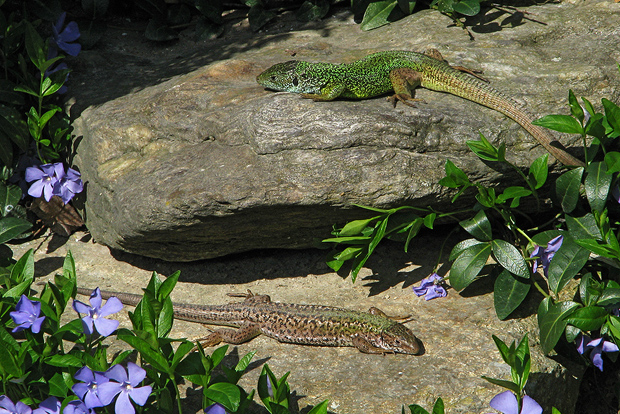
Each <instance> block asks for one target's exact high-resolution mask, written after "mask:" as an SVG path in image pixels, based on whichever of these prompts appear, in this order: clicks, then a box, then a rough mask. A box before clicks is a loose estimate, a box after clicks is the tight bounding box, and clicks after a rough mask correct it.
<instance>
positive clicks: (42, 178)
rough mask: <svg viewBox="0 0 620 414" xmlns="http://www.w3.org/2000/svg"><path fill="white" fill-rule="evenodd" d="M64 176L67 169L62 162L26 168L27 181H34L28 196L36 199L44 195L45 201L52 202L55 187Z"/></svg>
mask: <svg viewBox="0 0 620 414" xmlns="http://www.w3.org/2000/svg"><path fill="white" fill-rule="evenodd" d="M64 175H65V169H64V168H63V166H62V163H60V162H57V163H54V164H43V165H40V166H36V167H28V168H26V181H28V182H31V181H34V182H33V183H32V184H31V185H30V188H29V189H28V194H30V195H31V196H33V197H35V198H39V197H41V196H42V195H43V196H44V197H45V201H50V200H51V199H52V196H53V195H54V187H55V186H56V185H57V184H58V183H59V182H60V180H61V179H62V177H64Z"/></svg>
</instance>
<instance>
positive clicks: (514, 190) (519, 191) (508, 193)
mask: <svg viewBox="0 0 620 414" xmlns="http://www.w3.org/2000/svg"><path fill="white" fill-rule="evenodd" d="M531 194H532V192H531V191H530V190H528V189H525V188H523V187H521V186H516V187H508V188H506V189H505V190H504V192H503V193H501V194H500V195H499V196H497V202H498V203H504V202H506V201H508V200H510V199H511V198H512V199H513V201H512V203H511V204H510V207H511V208H515V207H518V206H519V199H520V198H521V197H527V196H529V195H531Z"/></svg>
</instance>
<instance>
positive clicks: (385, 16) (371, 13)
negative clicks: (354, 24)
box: [360, 0, 405, 31]
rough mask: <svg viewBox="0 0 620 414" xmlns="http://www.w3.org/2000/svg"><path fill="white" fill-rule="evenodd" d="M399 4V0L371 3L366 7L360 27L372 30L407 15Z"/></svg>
mask: <svg viewBox="0 0 620 414" xmlns="http://www.w3.org/2000/svg"><path fill="white" fill-rule="evenodd" d="M397 6H398V1H397V0H387V1H377V2H372V3H370V4H369V5H368V7H367V8H366V12H365V13H364V18H363V19H362V23H361V24H360V28H361V29H362V30H364V31H367V30H372V29H376V28H377V27H381V26H384V25H386V24H388V23H392V22H395V21H396V20H399V19H401V18H403V17H405V14H404V13H403V12H402V10H401V9H400V7H397Z"/></svg>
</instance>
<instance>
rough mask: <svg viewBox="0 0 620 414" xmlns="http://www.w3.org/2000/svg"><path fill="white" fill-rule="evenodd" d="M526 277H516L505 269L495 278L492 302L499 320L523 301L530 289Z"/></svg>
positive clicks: (504, 317)
mask: <svg viewBox="0 0 620 414" xmlns="http://www.w3.org/2000/svg"><path fill="white" fill-rule="evenodd" d="M530 287H531V285H530V283H528V281H527V279H523V278H519V277H516V276H515V275H513V274H511V273H510V272H509V271H507V270H506V269H504V270H502V272H501V273H500V274H499V276H497V279H495V287H494V289H493V302H494V304H495V313H496V314H497V317H498V318H499V319H501V320H503V319H506V318H507V317H508V316H509V315H510V314H511V313H512V312H513V311H514V310H515V309H517V307H519V305H520V304H521V303H522V302H523V300H524V299H525V297H526V296H527V294H528V292H529V291H530Z"/></svg>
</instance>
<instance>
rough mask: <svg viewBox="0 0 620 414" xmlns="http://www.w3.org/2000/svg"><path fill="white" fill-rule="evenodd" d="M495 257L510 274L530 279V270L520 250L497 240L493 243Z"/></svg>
mask: <svg viewBox="0 0 620 414" xmlns="http://www.w3.org/2000/svg"><path fill="white" fill-rule="evenodd" d="M491 247H492V249H493V256H495V259H496V260H497V262H498V263H499V264H500V265H502V267H503V268H504V269H506V270H508V271H509V272H511V273H513V274H515V275H517V276H519V277H522V278H524V279H529V277H530V269H529V268H528V266H527V264H526V263H525V259H524V258H523V256H522V255H521V253H520V252H519V250H518V249H517V248H516V247H515V246H513V245H512V244H510V243H508V242H507V241H505V240H501V239H497V240H493V241H492V242H491Z"/></svg>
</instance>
